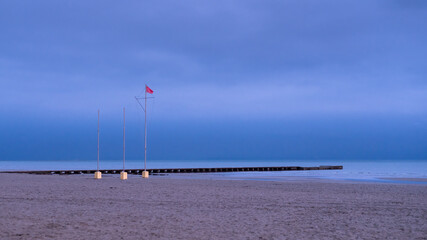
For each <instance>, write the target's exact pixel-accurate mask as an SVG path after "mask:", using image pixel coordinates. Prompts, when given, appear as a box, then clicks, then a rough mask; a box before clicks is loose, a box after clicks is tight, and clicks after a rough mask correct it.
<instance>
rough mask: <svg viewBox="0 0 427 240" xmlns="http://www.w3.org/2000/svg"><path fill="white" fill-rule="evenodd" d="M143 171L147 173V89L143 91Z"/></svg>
mask: <svg viewBox="0 0 427 240" xmlns="http://www.w3.org/2000/svg"><path fill="white" fill-rule="evenodd" d="M144 112H145V121H144V122H145V127H144V135H145V136H144V145H145V146H144V149H145V152H144V171H147V89H145V111H144Z"/></svg>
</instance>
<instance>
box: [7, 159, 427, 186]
mask: <svg viewBox="0 0 427 240" xmlns="http://www.w3.org/2000/svg"><path fill="white" fill-rule="evenodd" d="M320 165H343V166H344V169H343V170H326V171H323V170H322V171H284V172H242V173H238V174H234V175H233V173H231V176H240V177H242V176H244V177H251V176H253V177H263V176H267V177H280V176H305V177H317V178H327V179H349V180H351V179H355V180H367V181H369V180H372V179H377V180H378V179H383V178H427V160H292V161H290V160H266V161H263V160H217V161H215V160H192V161H172V160H168V161H164V160H163V161H160V160H149V161H148V162H147V168H200V167H204V168H210V167H272V166H302V167H312V166H320ZM122 167H123V162H122V161H121V160H102V161H100V169H120V168H122ZM143 167H144V162H143V161H142V160H127V161H126V168H143ZM68 169H73V170H86V169H96V160H90V161H89V160H73V161H71V160H70V161H0V171H13V170H68ZM228 175H230V174H228Z"/></svg>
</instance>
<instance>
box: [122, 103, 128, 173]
mask: <svg viewBox="0 0 427 240" xmlns="http://www.w3.org/2000/svg"><path fill="white" fill-rule="evenodd" d="M125 146H126V109H125V107H123V171H122V172H121V173H120V179H121V180H126V179H128V173H127V172H125V158H126V148H125Z"/></svg>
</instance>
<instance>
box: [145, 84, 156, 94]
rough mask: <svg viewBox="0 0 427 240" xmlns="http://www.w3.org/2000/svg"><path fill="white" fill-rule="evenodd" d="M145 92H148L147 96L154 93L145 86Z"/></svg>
mask: <svg viewBox="0 0 427 240" xmlns="http://www.w3.org/2000/svg"><path fill="white" fill-rule="evenodd" d="M145 91H146V92H148V93H149V94H153V93H154V91H153V90H151V88H149V87H148V86H147V85H145Z"/></svg>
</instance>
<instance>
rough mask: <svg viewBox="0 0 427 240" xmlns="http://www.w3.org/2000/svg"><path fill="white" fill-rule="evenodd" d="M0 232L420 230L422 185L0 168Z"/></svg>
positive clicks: (76, 235) (247, 234)
mask: <svg viewBox="0 0 427 240" xmlns="http://www.w3.org/2000/svg"><path fill="white" fill-rule="evenodd" d="M0 192H1V195H0V206H1V210H0V239H427V238H426V236H427V185H415V184H412V185H409V184H408V185H405V184H384V183H382V184H381V183H357V182H351V183H345V182H333V181H329V182H317V181H316V180H311V181H307V180H305V181H295V180H293V181H289V182H286V181H283V182H273V181H250V180H212V179H211V180H209V179H174V178H170V177H161V176H157V177H156V176H154V177H150V178H149V179H141V177H140V176H130V178H129V180H127V181H120V180H119V179H118V175H110V176H108V175H106V176H104V178H103V179H102V180H94V179H92V175H71V176H59V175H52V176H51V175H48V176H46V175H26V174H0Z"/></svg>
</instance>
